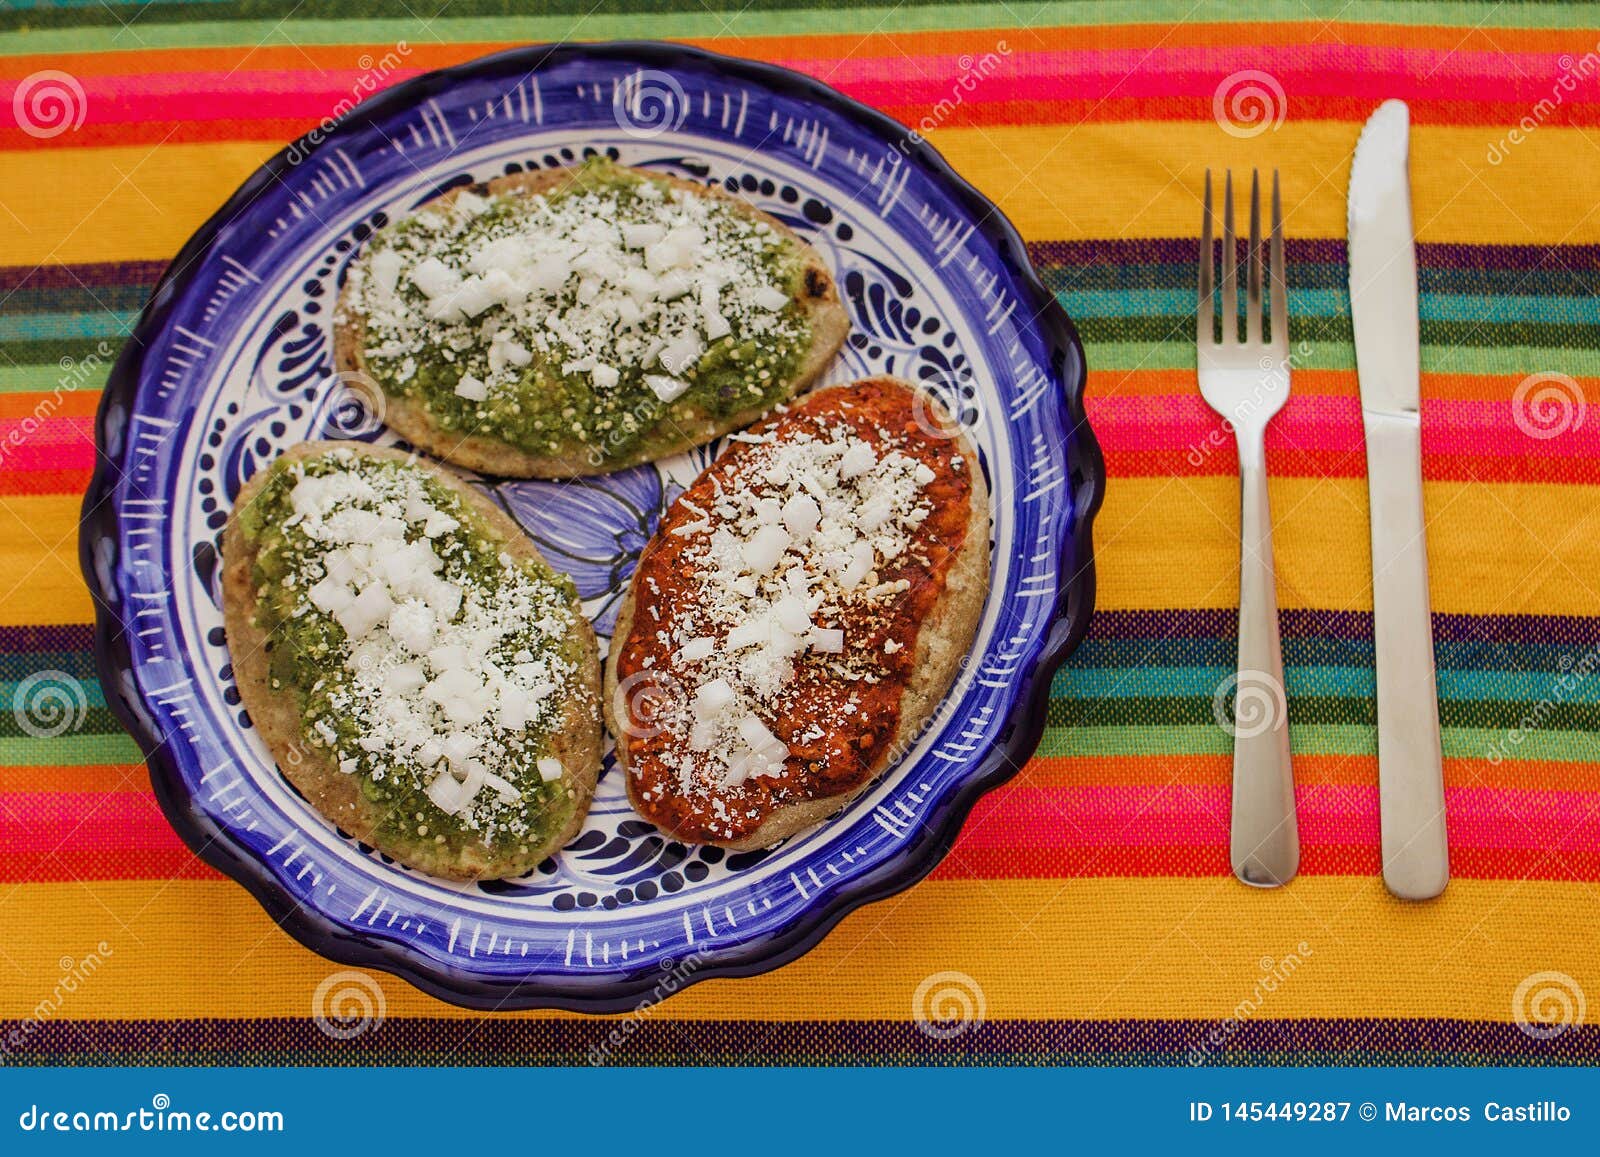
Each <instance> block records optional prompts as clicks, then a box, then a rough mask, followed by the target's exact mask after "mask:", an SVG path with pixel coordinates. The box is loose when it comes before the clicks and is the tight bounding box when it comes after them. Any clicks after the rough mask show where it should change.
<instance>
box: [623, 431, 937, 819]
mask: <svg viewBox="0 0 1600 1157" xmlns="http://www.w3.org/2000/svg"><path fill="white" fill-rule="evenodd" d="M878 434H879V437H878V438H877V440H876V442H874V441H869V440H868V439H866V438H864V437H862V436H861V435H860V434H859V433H858V432H857V431H856V429H855V428H854V427H853V426H852V425H851V424H850V423H849V422H847V421H843V420H838V421H826V422H820V423H817V424H815V426H813V427H802V430H801V432H799V433H795V432H793V431H790V432H788V433H787V434H786V435H785V436H774V435H773V434H772V433H770V432H768V433H763V434H761V435H758V436H751V437H749V438H746V439H743V440H742V441H743V442H744V443H745V444H746V445H745V448H744V449H743V451H742V458H741V460H740V463H739V466H738V472H737V474H736V475H735V476H734V478H731V479H729V480H728V481H729V482H730V483H731V484H730V485H722V484H721V483H720V482H719V481H718V477H719V476H717V475H715V474H713V476H712V482H713V485H712V487H711V499H712V500H711V501H710V503H709V506H710V509H705V508H703V507H702V506H701V505H699V503H698V501H697V500H691V499H690V498H689V497H687V496H685V497H683V498H681V499H680V500H679V504H680V505H681V506H682V508H683V511H684V513H686V514H687V515H688V518H687V519H686V520H685V519H680V520H679V521H678V524H677V525H675V526H674V527H673V528H672V533H673V534H674V535H676V536H679V537H683V538H686V539H688V545H687V546H686V547H685V548H684V550H685V554H684V561H685V562H686V563H687V564H688V565H689V566H690V567H691V568H692V573H693V575H694V576H695V577H694V579H693V588H692V589H693V590H694V599H693V603H692V605H693V607H694V608H695V609H694V611H693V613H692V614H691V615H690V616H688V618H687V619H686V620H685V621H682V622H679V623H676V624H674V627H673V628H671V629H668V628H664V627H663V628H657V630H658V631H659V632H660V638H661V640H662V641H663V642H664V643H666V644H667V652H668V653H667V656H666V660H665V661H666V663H667V666H668V672H669V674H671V675H672V677H674V678H676V679H680V680H682V681H683V682H684V684H685V686H686V689H687V692H688V694H687V695H686V696H685V697H684V698H683V701H682V703H681V709H679V710H672V709H671V708H670V706H669V709H667V710H665V711H663V712H661V713H660V714H659V715H658V716H657V717H656V718H655V719H653V720H652V722H653V723H655V724H659V725H661V726H662V727H663V728H664V730H665V733H666V735H667V738H668V746H667V748H666V749H665V750H666V754H665V755H664V756H663V757H662V758H663V759H665V760H669V761H670V762H667V763H666V766H667V767H668V768H670V769H672V770H673V771H675V772H676V774H677V778H678V784H679V790H680V791H682V792H683V793H684V794H686V795H709V798H710V799H711V800H712V801H714V802H715V803H722V802H724V801H723V799H722V797H721V796H720V795H719V794H717V793H720V792H729V791H732V792H737V791H739V790H741V788H742V785H744V784H746V783H747V781H748V780H749V779H750V778H751V777H752V776H756V777H760V776H781V775H782V774H783V773H784V769H785V766H786V763H785V761H786V760H788V759H789V758H790V756H791V754H792V753H791V751H790V748H789V746H788V745H787V744H786V743H785V742H784V741H783V740H782V739H781V738H780V737H779V736H778V735H777V734H775V732H774V728H775V727H778V726H779V725H780V721H781V720H782V719H783V718H784V717H785V716H786V714H788V712H789V710H790V708H791V706H792V704H791V703H790V701H789V699H788V698H787V696H788V694H789V688H790V687H791V685H792V682H793V677H794V674H795V671H796V669H797V667H796V665H797V664H799V663H803V662H811V663H817V664H822V665H823V669H825V670H827V671H828V672H829V673H830V674H837V675H839V676H840V677H842V678H845V679H851V680H867V681H877V680H878V679H880V678H882V677H883V673H884V667H883V663H884V662H885V659H884V656H885V655H892V654H894V653H895V650H896V648H895V647H893V646H885V647H883V648H882V651H881V652H879V651H874V650H872V648H870V647H868V646H861V647H859V648H856V649H852V648H851V647H850V638H849V633H848V631H847V630H846V627H847V626H850V625H851V624H856V623H861V622H865V621H868V620H869V619H870V617H871V615H872V614H873V609H874V607H876V606H878V605H883V606H885V607H887V605H888V603H887V600H890V599H893V598H894V597H895V596H897V595H899V594H901V593H902V592H903V591H904V590H906V589H907V588H908V587H909V583H908V582H906V581H905V580H903V579H902V580H897V581H895V582H887V583H885V582H879V581H878V579H877V578H876V577H875V576H876V575H878V573H879V572H880V570H882V569H886V568H888V567H889V566H890V564H891V563H892V562H893V561H894V560H896V559H900V558H902V557H903V556H907V555H910V554H916V553H917V552H918V550H919V549H920V548H919V544H918V538H919V528H920V526H921V524H922V523H923V521H924V520H925V519H926V518H927V516H928V514H929V513H930V511H931V507H930V505H929V503H928V501H927V499H926V498H925V497H924V496H923V495H922V493H921V491H922V489H923V487H924V486H926V484H927V482H929V481H931V480H932V478H933V476H934V475H933V472H932V471H931V470H929V469H928V468H927V467H926V466H925V465H924V464H923V463H922V462H921V461H920V460H919V459H918V458H916V457H914V456H913V455H911V454H909V453H906V452H902V450H901V449H900V448H899V447H900V446H901V445H902V444H901V443H900V442H898V441H897V440H896V438H895V437H893V436H891V435H889V434H887V433H885V432H883V431H879V432H878ZM869 580H870V581H869ZM636 629H637V628H636ZM852 629H853V628H852ZM802 706H803V705H802ZM730 798H731V797H730Z"/></svg>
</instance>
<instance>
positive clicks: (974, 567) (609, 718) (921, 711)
mask: <svg viewBox="0 0 1600 1157" xmlns="http://www.w3.org/2000/svg"><path fill="white" fill-rule="evenodd" d="M876 381H892V382H895V383H897V384H898V385H901V386H903V387H905V388H906V389H907V390H909V391H911V392H913V393H916V394H920V395H921V396H922V399H923V404H924V405H925V406H926V407H927V413H928V415H929V417H930V418H931V419H933V420H934V421H936V422H937V423H938V425H939V426H940V428H941V429H944V430H948V431H950V432H951V435H952V437H953V438H954V439H955V442H956V447H957V450H958V451H959V452H960V454H961V457H962V458H963V459H964V460H965V461H966V463H967V469H968V470H969V471H971V474H970V477H971V479H972V495H971V500H970V501H971V506H970V509H969V511H968V514H967V532H966V536H965V537H964V538H963V539H962V540H961V547H960V549H959V550H958V551H957V552H956V557H955V559H954V560H953V561H952V562H951V564H950V570H949V572H948V573H947V574H946V576H945V586H944V590H943V591H941V592H940V594H939V598H938V600H937V601H936V602H935V603H934V604H933V609H932V610H931V611H930V612H929V613H928V615H927V617H926V618H925V619H923V621H922V623H921V624H920V625H919V626H918V628H917V647H916V653H915V658H914V662H913V665H912V675H911V679H910V680H909V681H908V682H907V684H906V688H905V690H904V692H902V694H901V697H900V720H899V723H898V725H897V726H896V728H895V733H894V736H893V737H892V738H891V739H890V741H889V746H888V748H887V752H888V755H889V757H890V758H889V759H886V760H885V761H884V764H883V765H882V766H880V767H877V768H874V769H873V770H872V772H871V773H870V774H869V775H867V776H866V777H865V778H864V779H863V780H862V781H861V782H860V783H859V784H857V785H856V786H855V787H853V788H851V789H850V790H849V791H845V792H840V793H838V794H836V795H830V796H823V797H820V798H817V799H811V800H802V801H800V802H799V803H792V804H786V805H784V806H783V807H780V808H777V809H775V810H774V811H773V812H772V814H771V815H770V816H768V817H767V819H766V820H765V821H763V822H762V824H761V825H760V826H759V827H758V828H757V829H756V830H755V831H754V832H752V833H751V834H750V835H748V836H746V837H745V838H744V839H742V840H732V841H723V840H711V841H707V842H708V843H712V844H715V845H716V846H718V847H723V848H727V849H729V850H730V851H736V852H745V851H754V850H756V849H758V848H769V847H772V846H773V845H774V844H776V843H778V842H779V841H781V840H785V839H787V838H788V837H789V836H792V835H794V834H795V833H796V832H800V831H804V830H805V829H806V828H808V827H810V826H811V825H812V824H816V823H820V822H822V821H823V820H825V819H827V818H828V817H830V816H832V815H834V814H836V813H837V812H840V811H842V810H843V809H844V808H846V807H848V806H849V804H850V802H851V801H852V800H854V799H855V798H856V797H857V796H858V795H860V794H861V793H862V792H864V791H866V790H867V789H868V788H869V787H871V786H872V785H873V784H875V783H876V782H877V781H878V779H879V777H881V776H882V775H883V773H884V771H885V770H887V768H888V766H889V764H890V763H891V762H893V760H894V759H895V758H903V756H904V751H905V749H907V748H909V747H910V746H911V744H912V741H913V740H914V738H915V737H916V736H917V735H918V734H919V733H920V732H921V730H922V728H923V726H924V724H925V723H926V722H927V721H928V719H929V718H931V717H932V716H933V714H934V712H935V711H936V710H937V709H938V706H939V703H940V702H941V701H942V700H943V699H944V696H945V693H946V692H947V691H949V689H950V685H951V684H952V683H953V682H954V681H955V677H956V672H957V671H958V670H959V669H960V668H961V665H962V660H964V659H965V658H966V657H967V653H968V651H969V650H970V649H971V647H972V640H973V637H974V636H975V635H976V634H977V630H978V622H979V620H980V619H981V618H982V617H983V605H984V603H985V601H987V599H988V595H989V567H990V557H989V556H990V549H989V525H990V514H989V486H988V483H987V482H986V481H985V479H984V477H983V468H982V463H981V462H980V461H979V458H978V453H977V450H976V449H975V448H974V447H973V445H972V443H971V442H970V441H969V440H968V439H967V436H966V434H965V433H964V432H962V431H961V427H960V426H959V424H957V423H956V421H955V419H953V418H952V417H951V416H950V414H949V412H948V411H947V410H946V409H945V407H944V406H943V404H942V403H940V402H939V400H938V399H937V398H935V397H934V396H933V395H932V394H931V393H929V392H928V391H926V390H923V389H921V388H920V387H918V386H915V385H912V384H911V383H910V382H907V381H904V380H903V379H900V378H895V377H892V376H890V375H878V376H875V377H872V378H862V379H860V380H859V381H858V382H852V383H850V384H848V385H842V386H832V387H829V389H836V390H849V389H851V388H852V386H855V385H859V384H862V383H864V382H876ZM821 392H823V393H825V392H827V391H821ZM713 465H714V464H713ZM708 469H709V467H708ZM647 549H648V548H647ZM638 577H639V572H638V570H637V568H636V569H635V570H634V573H633V578H632V579H631V580H630V581H629V583H628V591H627V594H626V595H624V596H623V599H622V601H621V603H620V604H619V605H618V610H617V623H616V627H615V629H614V630H613V632H612V635H611V646H610V650H609V653H608V654H607V656H606V665H605V698H604V700H603V703H602V707H603V710H604V712H605V720H606V727H607V729H608V730H609V731H610V733H611V737H612V739H613V740H614V742H615V744H616V762H617V766H618V767H619V768H620V769H621V770H622V773H623V776H624V780H625V782H626V783H627V785H628V801H629V802H630V803H631V804H633V807H634V810H636V811H638V812H639V813H640V814H641V815H643V814H644V810H643V808H642V807H641V806H640V801H639V799H638V796H637V794H636V793H637V780H636V778H635V777H634V775H633V774H632V771H631V770H630V767H629V755H628V734H627V731H626V730H625V729H624V728H623V727H621V726H620V725H619V720H618V718H617V710H616V693H617V685H618V679H617V661H618V659H619V657H620V656H621V653H622V647H623V644H624V642H625V641H626V639H627V638H628V635H629V634H630V633H631V632H632V630H633V612H634V602H635V596H636V594H637V589H638ZM669 834H670V833H669Z"/></svg>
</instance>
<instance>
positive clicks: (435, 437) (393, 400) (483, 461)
mask: <svg viewBox="0 0 1600 1157" xmlns="http://www.w3.org/2000/svg"><path fill="white" fill-rule="evenodd" d="M617 167H618V168H619V169H622V170H624V171H626V172H630V173H635V174H637V175H640V176H648V177H650V178H652V179H656V180H664V181H666V182H667V183H668V184H671V185H674V186H676V187H678V188H681V189H687V190H689V191H690V192H692V193H695V194H698V195H700V196H706V197H714V198H716V199H718V200H721V201H723V202H725V203H726V204H729V205H731V206H733V208H734V209H735V211H736V212H739V213H741V214H743V215H744V216H746V217H749V218H751V219H753V220H757V221H764V222H765V223H766V224H768V225H770V226H771V227H772V228H773V229H774V230H775V231H776V232H778V233H779V234H780V235H781V236H783V237H786V238H788V239H789V240H790V241H792V242H793V243H794V244H795V245H797V246H798V247H799V249H800V253H801V258H802V268H803V270H804V272H803V274H802V277H803V279H804V282H805V286H806V292H805V294H804V295H803V296H802V297H801V298H800V304H801V306H802V307H803V308H804V310H805V313H806V319H807V321H808V322H809V323H810V325H811V346H810V348H809V349H808V350H807V351H806V354H805V356H804V357H803V358H801V360H800V367H799V369H798V370H797V371H796V372H795V374H794V377H793V378H792V379H791V381H790V382H789V383H788V387H787V388H786V389H785V391H784V392H783V394H782V395H781V396H779V397H776V398H773V399H772V400H771V401H767V402H763V403H762V404H761V405H759V406H753V407H750V408H748V409H744V410H740V411H738V412H737V413H734V414H729V415H727V416H725V417H721V418H718V417H715V416H713V415H705V416H703V417H700V418H697V419H692V420H689V421H686V422H681V423H675V424H674V428H673V429H672V430H669V431H657V432H656V433H654V434H650V435H647V436H646V437H644V438H641V439H640V441H639V444H638V445H637V446H635V447H634V449H633V450H632V451H630V452H629V453H627V454H625V455H622V456H620V457H618V458H614V459H609V460H607V461H604V462H601V463H598V464H596V463H594V462H591V461H590V460H589V456H588V454H587V453H585V452H581V451H579V452H575V453H573V454H568V455H541V454H531V453H529V452H528V451H526V450H523V449H521V448H520V447H517V446H514V445H512V444H511V443H510V442H506V441H503V440H501V439H499V438H494V437H490V436H488V435H485V434H460V433H457V432H456V431H454V430H448V429H446V428H444V427H443V426H441V425H439V423H438V422H437V421H435V419H434V417H433V414H432V413H430V412H429V411H428V408H427V407H426V406H424V405H422V404H421V403H420V402H417V401H414V400H413V399H411V398H408V397H405V396H404V395H402V394H399V393H391V392H390V391H388V390H386V389H384V387H383V384H382V383H381V382H379V381H378V380H377V378H376V377H375V376H374V375H373V374H372V373H371V372H370V370H369V369H368V368H367V357H366V324H365V322H364V321H363V320H362V319H361V318H360V317H358V316H355V311H354V310H353V309H352V308H351V307H350V302H349V286H348V283H347V284H346V287H345V289H344V290H342V291H341V292H340V294H339V306H338V309H337V310H336V312H335V322H334V335H333V340H334V363H335V365H336V367H337V368H338V370H339V371H341V372H344V373H352V374H357V375H359V376H360V378H361V379H362V380H365V381H368V382H371V383H372V384H373V386H374V388H376V389H377V390H378V391H379V392H380V393H381V394H382V395H383V404H384V414H383V419H384V421H385V422H386V423H387V424H388V425H389V426H390V428H392V429H393V430H394V431H395V432H396V433H398V434H399V435H400V436H401V437H403V438H405V440H406V441H408V442H410V443H411V444H412V445H413V446H415V447H417V448H418V449H419V450H426V451H427V452H428V453H430V454H432V455H434V456H435V457H437V458H442V459H444V460H445V461H446V462H452V463H454V464H455V465H457V466H464V467H466V468H467V469H469V470H476V471H477V472H479V473H480V474H493V475H497V476H499V477H503V478H577V477H581V476H584V475H591V474H609V473H611V472H612V471H615V470H622V469H624V468H626V467H629V466H637V465H639V464H640V463H643V462H653V461H655V460H656V459H657V458H665V457H667V456H668V455H671V454H676V453H678V452H680V451H682V450H687V449H689V448H691V447H694V446H699V445H701V444H702V443H705V442H709V441H710V440H711V439H713V438H715V437H717V436H719V435H721V434H726V433H727V432H728V431H730V430H737V429H740V428H742V427H744V426H748V425H750V424H751V423H752V422H754V421H755V420H756V419H757V418H759V417H761V415H762V414H764V413H766V412H767V411H768V410H769V409H770V408H771V407H772V406H774V405H776V404H777V403H779V402H783V401H787V400H788V399H790V398H792V397H794V396H795V395H796V394H798V393H799V392H800V391H802V390H804V389H805V388H806V387H807V386H809V385H810V384H811V383H812V382H814V381H816V379H817V377H818V376H819V375H820V374H821V373H822V371H823V370H824V369H825V368H826V367H827V365H828V363H829V362H830V361H832V360H833V355H834V354H836V353H837V352H838V351H839V347H840V346H841V345H843V344H844V339H845V336H846V335H847V334H848V333H849V332H850V316H849V314H848V313H847V312H846V310H845V308H844V306H843V305H842V304H841V303H840V301H839V291H838V287H837V285H836V284H835V283H834V279H833V274H832V273H831V272H830V271H829V270H828V267H827V266H826V265H825V264H824V263H823V261H822V258H821V256H820V255H818V253H817V251H816V250H815V249H813V248H812V247H811V246H810V245H809V244H807V243H806V242H805V241H804V240H802V239H801V238H800V237H799V236H798V235H797V234H796V233H795V232H794V231H793V230H792V229H790V228H789V227H788V226H787V225H785V224H784V223H783V222H781V221H779V220H778V219H777V218H776V217H773V216H771V215H770V214H767V213H763V212H762V211H761V210H760V209H757V208H756V207H755V206H753V205H751V204H749V203H748V202H745V201H742V200H740V199H739V198H737V197H732V196H729V195H728V194H727V193H725V192H723V191H722V190H721V189H718V188H715V187H713V186H706V185H697V184H695V183H694V182H693V181H686V180H683V179H682V178H680V177H673V176H670V175H667V174H662V173H646V172H644V171H643V170H640V169H635V168H629V167H628V166H626V165H619V166H617ZM574 171H575V170H573V169H546V170H544V171H542V172H536V173H528V172H524V173H512V174H509V175H507V176H504V177H496V178H494V179H493V180H491V181H489V182H487V184H486V185H479V186H463V187H461V188H457V189H452V190H450V191H449V192H448V193H445V194H443V195H441V196H439V197H436V198H434V199H433V200H432V201H429V202H428V203H427V204H428V205H435V204H446V203H448V202H450V201H453V200H454V199H455V198H456V197H458V196H460V195H461V193H462V192H464V191H465V190H466V189H467V188H474V189H486V191H487V193H488V194H489V195H491V196H493V195H495V194H499V193H516V192H520V193H525V194H530V195H531V194H535V193H545V192H550V191H553V190H556V189H558V188H560V187H561V186H564V185H566V184H567V183H568V182H570V181H571V179H572V176H573V173H574ZM422 207H423V208H425V207H426V206H422ZM658 425H659V423H658Z"/></svg>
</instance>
